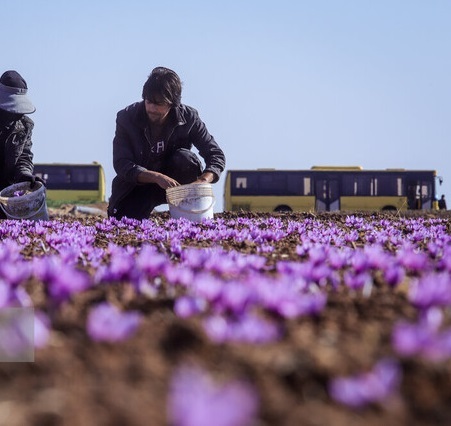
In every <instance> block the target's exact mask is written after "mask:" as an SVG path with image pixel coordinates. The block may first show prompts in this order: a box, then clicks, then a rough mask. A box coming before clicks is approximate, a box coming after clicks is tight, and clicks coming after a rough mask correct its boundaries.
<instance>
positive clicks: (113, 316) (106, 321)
mask: <svg viewBox="0 0 451 426" xmlns="http://www.w3.org/2000/svg"><path fill="white" fill-rule="evenodd" d="M140 320H141V316H140V315H139V314H138V313H137V312H121V311H120V310H119V309H118V308H117V307H116V306H114V305H111V304H109V303H106V302H105V303H101V304H99V305H97V306H96V307H95V308H92V309H91V311H90V313H89V315H88V319H87V324H86V328H87V332H88V335H89V336H90V337H91V339H92V340H95V341H100V342H118V341H121V340H125V339H127V338H129V337H130V336H131V335H132V334H133V333H135V331H136V329H137V328H138V326H139V323H140Z"/></svg>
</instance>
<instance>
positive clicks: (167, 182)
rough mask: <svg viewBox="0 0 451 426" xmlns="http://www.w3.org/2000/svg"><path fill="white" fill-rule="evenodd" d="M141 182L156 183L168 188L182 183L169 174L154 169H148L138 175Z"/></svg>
mask: <svg viewBox="0 0 451 426" xmlns="http://www.w3.org/2000/svg"><path fill="white" fill-rule="evenodd" d="M138 182H139V183H156V184H157V185H158V186H159V187H160V188H163V189H168V188H173V187H174V186H180V184H179V183H178V182H177V181H176V180H175V179H172V178H171V177H169V176H166V175H164V174H163V173H159V172H154V171H152V170H147V171H145V172H141V173H140V174H139V175H138Z"/></svg>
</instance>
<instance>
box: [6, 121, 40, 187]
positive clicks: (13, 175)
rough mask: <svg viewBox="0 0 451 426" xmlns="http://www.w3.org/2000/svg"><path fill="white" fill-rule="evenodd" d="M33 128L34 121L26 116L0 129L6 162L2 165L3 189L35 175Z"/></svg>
mask: <svg viewBox="0 0 451 426" xmlns="http://www.w3.org/2000/svg"><path fill="white" fill-rule="evenodd" d="M33 127H34V123H33V120H31V119H30V118H28V117H27V116H24V117H22V118H21V119H20V120H18V121H16V122H14V124H12V125H11V126H9V127H7V128H1V129H0V143H2V144H4V151H3V155H4V161H3V164H2V165H0V173H1V181H2V183H3V185H2V186H3V187H6V186H9V185H11V184H13V183H15V182H18V181H21V180H23V176H26V175H32V174H33V153H32V151H31V149H32V142H31V135H32V131H33ZM1 189H3V188H1Z"/></svg>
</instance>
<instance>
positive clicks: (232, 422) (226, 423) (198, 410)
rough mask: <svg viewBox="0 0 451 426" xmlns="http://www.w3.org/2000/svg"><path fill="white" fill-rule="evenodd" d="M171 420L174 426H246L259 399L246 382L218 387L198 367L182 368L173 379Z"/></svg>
mask: <svg viewBox="0 0 451 426" xmlns="http://www.w3.org/2000/svg"><path fill="white" fill-rule="evenodd" d="M169 392H170V393H169V398H168V407H167V408H168V418H169V421H170V422H171V424H173V425H174V426H211V425H212V424H214V425H215V426H247V425H250V424H251V423H252V422H253V421H255V417H256V413H257V409H258V397H257V395H256V393H255V391H254V389H253V387H252V386H251V385H250V384H248V383H247V382H242V381H230V382H227V383H217V382H215V381H213V379H212V378H211V377H210V376H209V375H208V374H207V373H206V372H205V371H203V370H201V369H200V368H199V367H191V366H182V367H179V369H178V370H176V371H175V373H174V374H173V376H172V379H171V383H170V390H169Z"/></svg>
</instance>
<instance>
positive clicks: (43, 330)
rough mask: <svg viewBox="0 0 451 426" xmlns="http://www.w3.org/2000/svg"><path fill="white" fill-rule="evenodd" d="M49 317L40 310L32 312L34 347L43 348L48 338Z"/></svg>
mask: <svg viewBox="0 0 451 426" xmlns="http://www.w3.org/2000/svg"><path fill="white" fill-rule="evenodd" d="M50 326H51V324H50V319H49V317H48V316H47V315H46V314H45V313H44V312H41V311H36V312H35V313H34V347H35V348H43V347H44V346H46V345H47V343H48V341H49V339H50Z"/></svg>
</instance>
